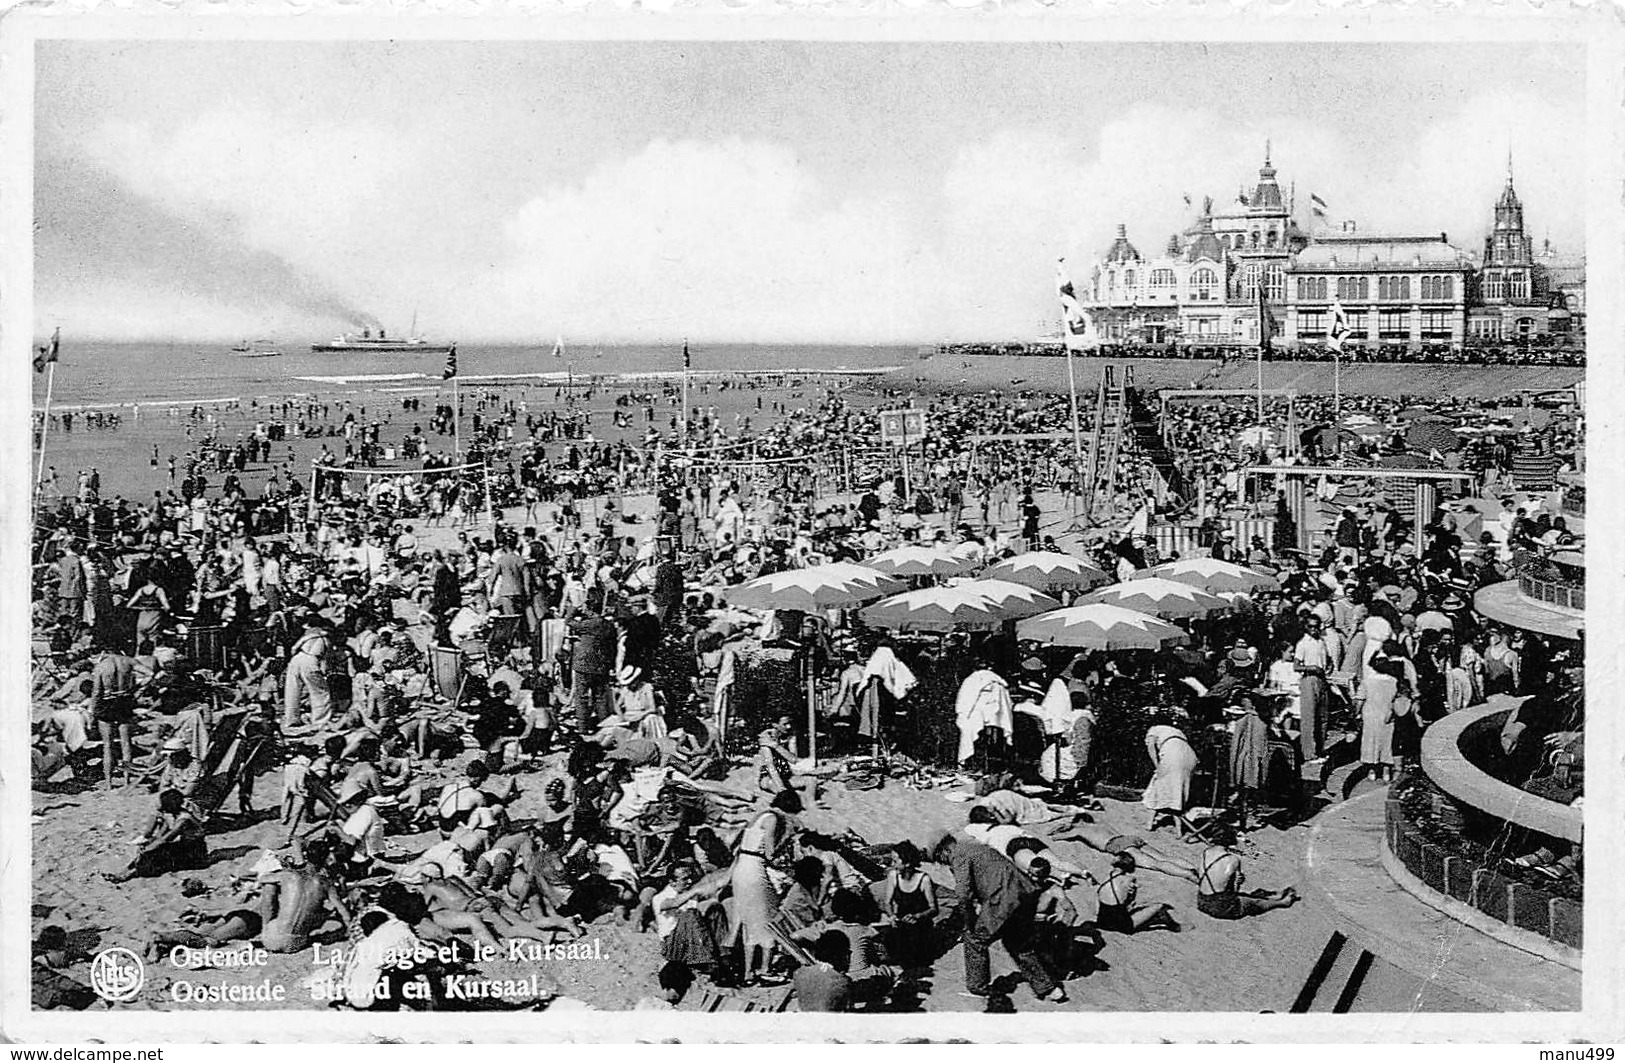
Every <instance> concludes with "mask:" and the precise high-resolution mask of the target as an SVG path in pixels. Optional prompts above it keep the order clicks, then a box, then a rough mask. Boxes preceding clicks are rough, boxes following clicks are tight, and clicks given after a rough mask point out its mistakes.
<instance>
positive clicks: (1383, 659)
mask: <svg viewBox="0 0 1625 1063" xmlns="http://www.w3.org/2000/svg"><path fill="white" fill-rule="evenodd" d="M1404 674H1405V666H1404V664H1402V663H1401V662H1400V661H1398V660H1396V659H1395V658H1393V657H1391V656H1389V654H1388V652H1387V651H1386V650H1385V649H1383V648H1380V647H1379V649H1378V651H1377V653H1375V654H1374V655H1372V657H1371V659H1370V660H1368V661H1367V662H1366V665H1365V668H1364V669H1362V671H1361V681H1360V689H1361V691H1362V692H1363V693H1364V694H1365V705H1364V707H1363V708H1362V709H1361V711H1360V763H1362V764H1364V765H1365V768H1366V774H1367V776H1368V777H1369V778H1372V779H1381V778H1382V777H1383V776H1385V775H1388V774H1391V773H1392V772H1393V770H1394V752H1393V746H1394V697H1395V695H1397V694H1398V693H1399V682H1400V679H1401V678H1402V677H1403V676H1404Z"/></svg>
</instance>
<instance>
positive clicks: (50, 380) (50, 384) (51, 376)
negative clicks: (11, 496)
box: [34, 362, 56, 492]
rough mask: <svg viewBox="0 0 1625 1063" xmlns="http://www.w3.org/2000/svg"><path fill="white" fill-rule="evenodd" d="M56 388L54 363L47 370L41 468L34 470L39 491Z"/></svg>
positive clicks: (35, 482) (41, 436)
mask: <svg viewBox="0 0 1625 1063" xmlns="http://www.w3.org/2000/svg"><path fill="white" fill-rule="evenodd" d="M55 387H56V363H55V362H52V363H51V364H50V365H48V366H46V369H45V419H44V420H43V421H41V422H40V429H39V466H38V468H36V469H35V470H34V490H35V491H36V492H37V491H38V490H39V485H40V481H41V480H43V479H45V434H46V433H47V432H49V431H50V430H51V391H52V389H54V388H55Z"/></svg>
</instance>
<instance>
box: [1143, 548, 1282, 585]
mask: <svg viewBox="0 0 1625 1063" xmlns="http://www.w3.org/2000/svg"><path fill="white" fill-rule="evenodd" d="M1133 578H1134V579H1137V580H1138V579H1166V580H1173V581H1174V582H1175V583H1187V584H1189V585H1191V586H1192V587H1196V588H1198V589H1200V590H1204V591H1207V592H1208V593H1209V594H1257V593H1260V592H1264V591H1278V590H1280V589H1281V584H1280V581H1279V580H1277V579H1276V578H1275V577H1274V576H1270V575H1266V574H1265V573H1263V572H1255V571H1254V570H1252V569H1250V568H1246V567H1244V566H1242V565H1237V564H1234V563H1233V562H1230V561H1220V560H1218V559H1217V558H1212V557H1193V558H1190V559H1188V560H1180V561H1169V562H1168V563H1167V564H1163V565H1158V566H1156V567H1155V568H1150V569H1146V570H1145V571H1143V572H1137V573H1135V574H1134V577H1133Z"/></svg>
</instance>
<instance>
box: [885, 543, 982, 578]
mask: <svg viewBox="0 0 1625 1063" xmlns="http://www.w3.org/2000/svg"><path fill="white" fill-rule="evenodd" d="M863 563H864V565H865V566H867V567H868V568H872V569H875V570H876V571H878V572H884V573H885V574H886V575H888V576H962V575H964V574H965V573H967V572H969V571H970V570H971V569H973V568H975V567H976V563H975V562H974V561H972V560H970V559H969V558H966V557H955V556H954V555H953V554H951V553H949V552H948V551H947V550H942V549H938V548H937V547H935V546H899V547H898V548H897V549H895V550H887V551H886V552H885V553H883V554H876V555H875V556H874V557H870V558H866V559H865V560H864V562H863Z"/></svg>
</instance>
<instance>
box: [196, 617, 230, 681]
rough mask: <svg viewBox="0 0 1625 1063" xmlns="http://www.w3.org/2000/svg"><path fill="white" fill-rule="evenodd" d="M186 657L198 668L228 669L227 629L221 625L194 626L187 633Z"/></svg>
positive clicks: (216, 670)
mask: <svg viewBox="0 0 1625 1063" xmlns="http://www.w3.org/2000/svg"><path fill="white" fill-rule="evenodd" d="M186 656H187V658H188V659H190V660H191V662H192V664H193V666H194V667H196V668H207V669H210V670H211V671H215V672H218V671H221V670H223V669H224V668H225V667H226V629H225V627H224V626H223V625H220V624H193V625H192V627H191V629H190V630H189V631H188V632H187V633H186Z"/></svg>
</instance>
